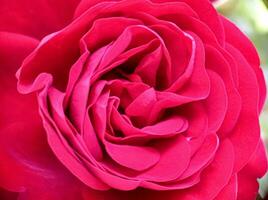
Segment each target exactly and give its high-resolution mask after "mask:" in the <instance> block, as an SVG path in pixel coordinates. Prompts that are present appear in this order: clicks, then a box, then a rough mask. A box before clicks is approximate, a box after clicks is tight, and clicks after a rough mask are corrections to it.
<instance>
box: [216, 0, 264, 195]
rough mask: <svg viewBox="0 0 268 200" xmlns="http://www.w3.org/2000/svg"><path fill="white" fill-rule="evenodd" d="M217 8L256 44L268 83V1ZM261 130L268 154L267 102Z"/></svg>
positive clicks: (230, 2) (225, 0) (221, 0)
mask: <svg viewBox="0 0 268 200" xmlns="http://www.w3.org/2000/svg"><path fill="white" fill-rule="evenodd" d="M215 6H216V7H217V9H218V10H219V11H220V12H221V13H222V14H223V15H225V16H227V17H228V18H230V19H231V20H232V21H234V22H235V23H236V24H237V25H238V26H239V27H240V29H242V31H243V32H244V33H246V34H247V35H248V36H249V37H250V38H251V40H252V41H253V42H254V44H255V46H256V47H257V49H258V52H259V54H260V57H261V62H262V68H263V70H264V73H265V78H266V80H267V82H268V0H218V1H216V3H215ZM267 86H268V85H267ZM261 129H262V137H263V138H264V140H265V142H266V147H267V152H268V101H267V100H266V105H265V108H264V111H263V113H262V115H261ZM260 195H261V196H262V197H264V196H267V198H268V173H267V175H266V176H265V177H264V178H262V179H261V180H260Z"/></svg>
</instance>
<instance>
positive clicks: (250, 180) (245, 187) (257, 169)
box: [237, 140, 267, 200]
mask: <svg viewBox="0 0 268 200" xmlns="http://www.w3.org/2000/svg"><path fill="white" fill-rule="evenodd" d="M266 172H267V160H266V153H265V147H264V145H263V142H262V141H261V140H260V141H259V144H258V147H257V149H256V151H255V153H254V154H253V156H252V157H251V159H250V161H249V163H248V164H247V165H246V166H245V167H244V168H243V169H242V170H241V171H240V172H239V173H238V198H237V199H238V200H251V199H256V197H257V194H258V188H259V184H258V182H257V178H260V177H262V176H263V175H264V174H265V173H266Z"/></svg>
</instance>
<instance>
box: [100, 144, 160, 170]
mask: <svg viewBox="0 0 268 200" xmlns="http://www.w3.org/2000/svg"><path fill="white" fill-rule="evenodd" d="M105 148H106V150H107V152H108V154H109V155H110V156H111V157H112V159H113V160H115V161H116V162H117V163H119V164H120V165H122V166H125V167H127V168H130V169H134V170H137V171H142V170H145V169H148V168H150V167H152V166H154V165H155V164H156V163H157V162H158V161H159V158H160V154H159V153H158V152H157V150H156V149H154V148H151V147H139V146H130V145H117V144H112V143H110V142H106V143H105Z"/></svg>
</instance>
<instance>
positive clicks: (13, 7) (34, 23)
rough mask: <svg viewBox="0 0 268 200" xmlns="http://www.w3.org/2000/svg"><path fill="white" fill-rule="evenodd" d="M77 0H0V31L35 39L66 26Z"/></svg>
mask: <svg viewBox="0 0 268 200" xmlns="http://www.w3.org/2000/svg"><path fill="white" fill-rule="evenodd" d="M78 3H79V0H58V1H57V2H49V1H46V0H38V1H34V0H27V1H24V0H1V7H0V18H1V22H0V31H10V32H14V33H21V34H25V35H29V36H33V37H36V38H39V39H40V38H42V37H44V36H45V35H47V34H50V33H52V32H54V31H57V30H59V29H61V28H63V27H64V26H66V25H67V24H68V23H69V22H70V21H71V20H72V17H73V13H74V10H75V8H76V6H77V4H78Z"/></svg>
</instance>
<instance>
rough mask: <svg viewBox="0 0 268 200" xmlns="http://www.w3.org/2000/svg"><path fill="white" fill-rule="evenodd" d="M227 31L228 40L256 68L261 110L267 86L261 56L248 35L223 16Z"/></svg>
mask: <svg viewBox="0 0 268 200" xmlns="http://www.w3.org/2000/svg"><path fill="white" fill-rule="evenodd" d="M222 21H223V25H224V29H225V33H226V41H227V42H228V43H230V44H232V46H234V47H235V48H237V49H238V50H239V51H240V52H241V53H242V54H243V56H244V57H245V59H246V60H247V61H248V63H249V64H250V66H251V67H252V69H253V70H254V72H255V74H256V76H257V80H258V84H259V92H260V94H259V95H260V97H259V112H260V111H261V109H262V107H263V105H264V102H265V96H266V87H265V80H264V76H263V72H262V70H261V68H260V58H259V55H258V53H257V51H256V48H255V47H254V45H253V44H252V42H251V41H250V40H249V39H248V37H247V36H246V35H244V34H243V33H242V32H241V31H240V30H239V29H238V28H237V27H236V25H235V24H233V23H232V22H231V21H229V20H228V19H226V18H224V17H222Z"/></svg>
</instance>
